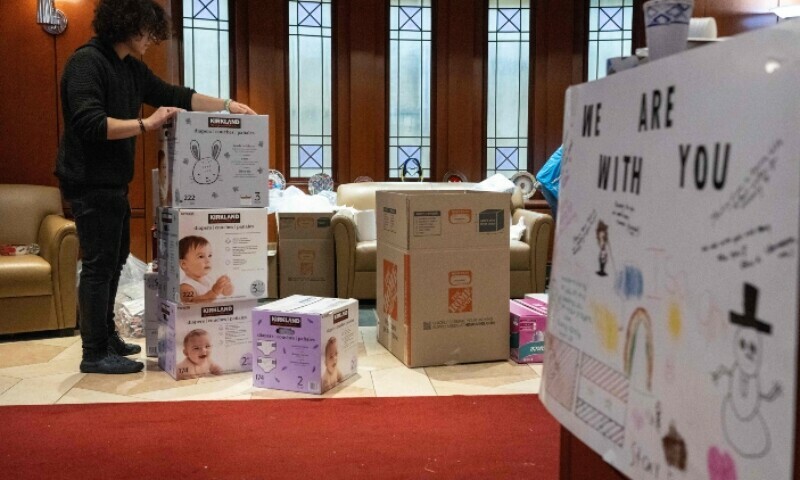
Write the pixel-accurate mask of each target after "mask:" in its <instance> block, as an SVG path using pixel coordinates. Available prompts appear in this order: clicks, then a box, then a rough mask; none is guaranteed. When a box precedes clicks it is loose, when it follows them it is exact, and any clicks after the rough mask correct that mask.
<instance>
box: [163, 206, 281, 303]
mask: <svg viewBox="0 0 800 480" xmlns="http://www.w3.org/2000/svg"><path fill="white" fill-rule="evenodd" d="M267 215H268V212H267V209H266V208H164V207H159V209H158V215H157V220H158V275H159V282H158V295H159V297H160V298H161V299H165V300H170V301H173V302H177V303H182V304H195V303H228V302H232V301H239V300H256V299H260V298H266V296H267V282H268V281H269V272H268V269H269V267H268V264H267V252H268V247H267V244H268V239H267V236H268V233H267Z"/></svg>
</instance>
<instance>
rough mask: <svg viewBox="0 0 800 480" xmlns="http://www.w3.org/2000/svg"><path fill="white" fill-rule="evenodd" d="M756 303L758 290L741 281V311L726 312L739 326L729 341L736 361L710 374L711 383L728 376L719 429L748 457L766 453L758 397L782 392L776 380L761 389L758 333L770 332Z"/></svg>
mask: <svg viewBox="0 0 800 480" xmlns="http://www.w3.org/2000/svg"><path fill="white" fill-rule="evenodd" d="M757 302H758V289H757V288H756V287H755V286H753V285H751V284H749V283H745V284H744V314H739V313H736V312H730V321H731V323H733V324H735V325H738V326H739V328H738V329H737V332H736V337H735V339H734V343H733V350H734V356H735V357H736V361H735V362H734V364H733V365H732V366H731V367H727V366H725V365H721V366H720V367H719V368H717V369H716V370H715V371H714V372H712V374H711V378H712V379H713V380H714V384H716V383H717V381H718V380H719V379H720V377H722V376H723V375H725V376H728V377H729V381H728V393H727V394H726V395H725V399H724V400H723V402H722V430H723V433H724V434H725V439H726V440H727V441H728V443H729V444H730V445H731V446H732V447H733V448H734V450H736V452H738V453H739V455H741V456H743V457H748V458H760V457H763V456H764V455H766V454H767V452H769V449H770V446H771V444H770V436H769V429H768V428H767V423H766V422H765V421H764V418H763V417H762V416H761V412H760V411H759V407H760V406H761V401H762V400H766V401H767V402H771V401H773V400H775V398H776V397H778V396H779V395H780V394H781V392H782V387H781V385H780V383H777V382H776V383H775V384H774V385H773V386H772V388H771V389H770V391H769V392H767V393H762V392H761V382H760V380H759V378H758V372H759V369H760V368H761V361H762V359H763V349H762V343H761V340H762V339H761V336H762V335H770V334H771V333H772V326H771V325H769V324H768V323H765V322H763V321H761V320H759V319H758V318H756V306H757Z"/></svg>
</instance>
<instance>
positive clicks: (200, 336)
mask: <svg viewBox="0 0 800 480" xmlns="http://www.w3.org/2000/svg"><path fill="white" fill-rule="evenodd" d="M183 354H184V355H185V356H186V358H184V359H183V361H182V362H181V363H179V364H178V365H177V371H178V375H177V376H178V380H188V379H190V378H197V377H201V376H203V375H206V374H209V373H210V374H212V375H221V374H222V367H220V366H219V365H217V364H216V363H214V362H213V361H212V360H211V339H210V338H209V336H208V332H207V331H205V330H203V329H202V328H196V329H194V330H192V331H191V332H189V333H187V334H186V336H185V337H184V338H183Z"/></svg>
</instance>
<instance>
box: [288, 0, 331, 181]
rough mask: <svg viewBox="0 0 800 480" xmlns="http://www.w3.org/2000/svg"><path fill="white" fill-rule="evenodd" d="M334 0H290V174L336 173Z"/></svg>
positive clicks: (294, 176) (301, 175) (301, 176)
mask: <svg viewBox="0 0 800 480" xmlns="http://www.w3.org/2000/svg"><path fill="white" fill-rule="evenodd" d="M331 55H332V51H331V0H321V1H317V2H295V1H290V2H289V169H290V172H289V175H290V176H291V177H293V178H307V177H310V176H312V175H314V174H316V173H326V174H328V175H332V174H333V167H332V163H331V161H332V159H333V151H332V147H331V138H332V134H331V125H332V118H333V116H332V109H331V98H332V96H331V93H332V90H331V81H332V73H331Z"/></svg>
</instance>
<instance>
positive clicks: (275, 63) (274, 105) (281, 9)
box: [234, 0, 289, 180]
mask: <svg viewBox="0 0 800 480" xmlns="http://www.w3.org/2000/svg"><path fill="white" fill-rule="evenodd" d="M234 8H235V10H234V18H235V19H237V24H238V25H246V26H245V27H244V28H246V29H247V31H248V33H249V35H248V38H247V39H246V40H247V47H244V48H242V49H237V51H236V57H235V61H236V64H237V66H238V65H239V64H240V62H243V64H244V65H247V67H246V74H247V76H246V77H237V86H236V92H237V95H239V96H242V95H244V90H245V89H247V93H246V97H247V98H248V102H249V105H250V107H252V108H253V110H255V111H256V112H258V113H259V114H265V115H269V163H270V167H271V168H277V169H279V170H280V171H281V172H283V173H284V175H287V173H288V171H289V170H288V160H287V155H288V151H289V150H288V143H287V140H288V130H287V127H288V123H287V121H288V113H289V112H288V102H287V101H286V99H288V96H289V92H288V89H287V84H286V82H287V78H288V77H287V74H286V68H287V62H288V35H289V27H288V23H289V18H288V7H287V2H285V1H282V0H264V1H259V2H245V1H237V2H236V3H234ZM237 38H238V37H237ZM240 71H244V67H241V68H238V69H237V72H240ZM242 98H244V97H242ZM287 180H288V179H287Z"/></svg>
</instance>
